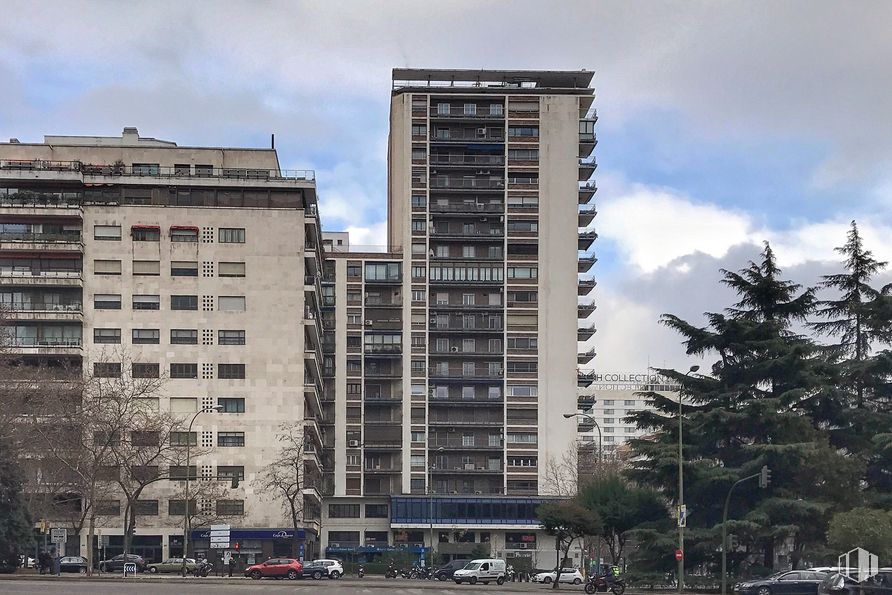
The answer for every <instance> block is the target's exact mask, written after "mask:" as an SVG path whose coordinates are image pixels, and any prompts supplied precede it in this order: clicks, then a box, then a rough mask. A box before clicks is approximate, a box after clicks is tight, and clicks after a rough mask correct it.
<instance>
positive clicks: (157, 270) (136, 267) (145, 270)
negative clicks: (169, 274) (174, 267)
mask: <svg viewBox="0 0 892 595" xmlns="http://www.w3.org/2000/svg"><path fill="white" fill-rule="evenodd" d="M133 274H134V275H160V274H161V261H159V260H134V261H133Z"/></svg>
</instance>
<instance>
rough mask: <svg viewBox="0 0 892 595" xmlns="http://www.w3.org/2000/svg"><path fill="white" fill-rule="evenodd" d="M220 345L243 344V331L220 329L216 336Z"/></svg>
mask: <svg viewBox="0 0 892 595" xmlns="http://www.w3.org/2000/svg"><path fill="white" fill-rule="evenodd" d="M217 343H218V344H220V345H244V344H245V331H222V330H221V331H220V332H219V334H218V337H217Z"/></svg>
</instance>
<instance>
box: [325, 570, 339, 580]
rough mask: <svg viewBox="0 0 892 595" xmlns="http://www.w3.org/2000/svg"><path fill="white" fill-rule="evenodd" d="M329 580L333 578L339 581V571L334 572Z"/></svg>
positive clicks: (329, 576)
mask: <svg viewBox="0 0 892 595" xmlns="http://www.w3.org/2000/svg"><path fill="white" fill-rule="evenodd" d="M328 578H333V579H335V580H337V579H339V578H341V573H340V572H338V571H337V570H332V571H331V574H329V575H328Z"/></svg>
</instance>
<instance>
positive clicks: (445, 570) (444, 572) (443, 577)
mask: <svg viewBox="0 0 892 595" xmlns="http://www.w3.org/2000/svg"><path fill="white" fill-rule="evenodd" d="M468 562H470V560H464V559H463V560H453V561H451V562H449V563H448V564H446V565H445V566H440V567H439V568H437V569H436V570H434V578H436V579H437V580H438V581H448V580H450V579H451V578H452V575H453V574H455V571H456V570H461V569H462V568H464V567H465V566H467V565H468Z"/></svg>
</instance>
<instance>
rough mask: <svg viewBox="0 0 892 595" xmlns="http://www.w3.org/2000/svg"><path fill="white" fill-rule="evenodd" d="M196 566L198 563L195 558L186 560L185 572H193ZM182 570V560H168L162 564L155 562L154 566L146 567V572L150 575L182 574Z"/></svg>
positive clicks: (148, 565)
mask: <svg viewBox="0 0 892 595" xmlns="http://www.w3.org/2000/svg"><path fill="white" fill-rule="evenodd" d="M196 566H198V562H196V561H195V558H186V571H187V572H192V571H193V570H195V567H196ZM182 570H183V559H182V558H168V559H167V560H165V561H164V562H155V563H154V564H147V565H146V572H150V573H152V574H159V573H164V572H182Z"/></svg>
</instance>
